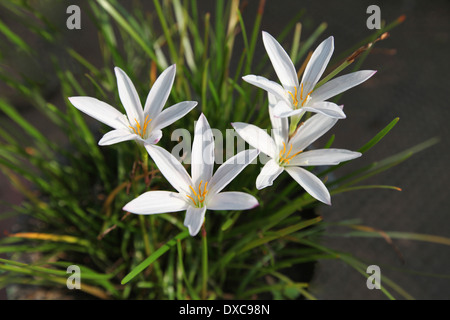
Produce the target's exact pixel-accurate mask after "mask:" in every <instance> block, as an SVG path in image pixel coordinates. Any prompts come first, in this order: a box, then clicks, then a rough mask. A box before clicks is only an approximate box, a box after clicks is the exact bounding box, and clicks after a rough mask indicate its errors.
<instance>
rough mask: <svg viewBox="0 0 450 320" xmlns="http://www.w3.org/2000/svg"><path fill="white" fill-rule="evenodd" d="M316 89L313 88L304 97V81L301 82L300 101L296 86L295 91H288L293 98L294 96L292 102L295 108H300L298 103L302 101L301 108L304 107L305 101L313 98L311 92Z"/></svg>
mask: <svg viewBox="0 0 450 320" xmlns="http://www.w3.org/2000/svg"><path fill="white" fill-rule="evenodd" d="M313 91H314V89H313V90H311V91H310V92H309V93H308V94H307V95H306V96H305V97H303V83H302V84H300V101H298V97H297V93H298V90H297V87H296V88H295V91H294V93H292V92H290V91H288V93H289V94H290V96H291V98H292V104H293V105H294V109H298V107H299V106H298V104H299V103H300V108H301V107H303V106H304V105H305V103H306V102H307V101H308V100H309V99H310V98H311V97H310V95H311V93H312V92H313Z"/></svg>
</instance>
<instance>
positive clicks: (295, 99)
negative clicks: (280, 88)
mask: <svg viewBox="0 0 450 320" xmlns="http://www.w3.org/2000/svg"><path fill="white" fill-rule="evenodd" d="M288 93H289V94H290V95H291V97H292V103H293V104H294V106H295V107H297V105H298V100H297V87H296V88H295V93H294V94H292V92H290V91H288Z"/></svg>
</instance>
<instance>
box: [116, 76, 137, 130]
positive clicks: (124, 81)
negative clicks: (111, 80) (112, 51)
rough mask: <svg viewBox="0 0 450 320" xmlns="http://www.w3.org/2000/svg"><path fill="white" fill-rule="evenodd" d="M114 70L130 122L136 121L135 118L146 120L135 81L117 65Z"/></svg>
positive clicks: (121, 99) (120, 95)
mask: <svg viewBox="0 0 450 320" xmlns="http://www.w3.org/2000/svg"><path fill="white" fill-rule="evenodd" d="M114 72H115V73H116V78H117V88H118V90H119V97H120V101H121V102H122V105H123V107H124V108H125V111H126V112H127V116H128V120H129V121H130V123H134V122H135V120H136V121H138V122H139V123H142V122H143V120H144V116H143V115H144V112H143V111H142V105H141V100H139V96H138V94H137V91H136V88H135V87H134V85H133V82H131V80H130V78H129V77H128V76H127V74H126V73H125V72H124V71H123V70H122V69H120V68H119V67H115V68H114Z"/></svg>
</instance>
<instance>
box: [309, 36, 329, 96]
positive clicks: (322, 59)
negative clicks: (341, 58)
mask: <svg viewBox="0 0 450 320" xmlns="http://www.w3.org/2000/svg"><path fill="white" fill-rule="evenodd" d="M333 50H334V38H333V37H329V38H327V39H325V40H324V41H323V42H322V43H321V44H320V45H319V46H318V47H317V49H316V50H314V53H313V54H312V56H311V59H310V60H309V62H308V65H307V66H306V69H305V73H304V74H303V78H302V83H303V92H304V93H306V94H308V93H309V92H310V91H311V90H313V89H314V87H315V86H316V84H317V82H318V81H319V79H320V77H321V76H322V74H323V72H324V71H325V68H326V67H327V64H328V62H329V61H330V58H331V55H332V54H333Z"/></svg>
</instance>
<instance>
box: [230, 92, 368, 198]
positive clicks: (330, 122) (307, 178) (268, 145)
mask: <svg viewBox="0 0 450 320" xmlns="http://www.w3.org/2000/svg"><path fill="white" fill-rule="evenodd" d="M275 106H276V99H275V97H274V96H273V95H271V94H270V93H269V113H270V119H271V122H272V132H273V138H272V137H271V136H269V135H268V134H267V132H266V131H264V130H262V129H260V128H258V127H257V126H254V125H251V124H246V123H242V122H235V123H232V126H233V127H234V129H235V130H236V132H237V133H238V134H239V135H240V136H241V137H242V139H244V140H245V141H247V143H248V144H250V145H251V146H253V147H254V148H256V149H259V150H261V152H263V153H265V154H266V155H268V156H269V157H270V158H271V159H270V160H269V161H268V162H267V163H266V164H265V165H264V167H263V168H262V170H261V172H260V174H259V175H258V177H257V179H256V187H257V189H259V190H260V189H263V188H265V187H267V186H271V185H272V184H273V181H274V180H275V179H276V178H277V177H278V176H279V175H280V174H281V173H282V172H283V171H284V170H286V172H287V173H288V174H289V175H290V176H291V177H292V178H294V180H295V181H297V182H298V183H299V184H300V186H302V187H303V188H304V189H305V190H306V191H307V192H308V193H309V194H310V195H311V196H313V197H314V198H316V199H317V200H319V201H321V202H324V203H326V204H328V205H330V204H331V199H330V193H329V192H328V190H327V188H326V187H325V185H324V184H323V182H322V181H321V180H320V179H319V178H317V177H316V176H315V175H314V174H312V173H311V172H309V171H308V170H305V169H303V168H301V167H302V166H321V165H336V164H339V163H340V162H342V161H347V160H351V159H355V158H358V157H360V156H361V153H359V152H353V151H348V150H344V149H318V150H311V151H304V150H305V148H307V147H308V146H309V145H310V144H311V143H313V142H314V141H316V140H317V139H318V138H320V137H321V136H322V135H323V134H325V133H326V132H327V131H328V130H330V129H331V127H333V126H334V124H335V123H336V122H337V121H338V119H336V118H331V117H328V116H325V115H322V114H316V115H314V116H312V117H311V118H309V119H308V120H306V121H305V122H304V123H303V124H301V125H300V127H299V128H298V130H297V131H296V132H295V134H294V135H293V136H292V137H291V138H289V133H288V129H289V128H288V125H289V124H288V118H279V117H275V116H274V114H273V113H274V111H275Z"/></svg>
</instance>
